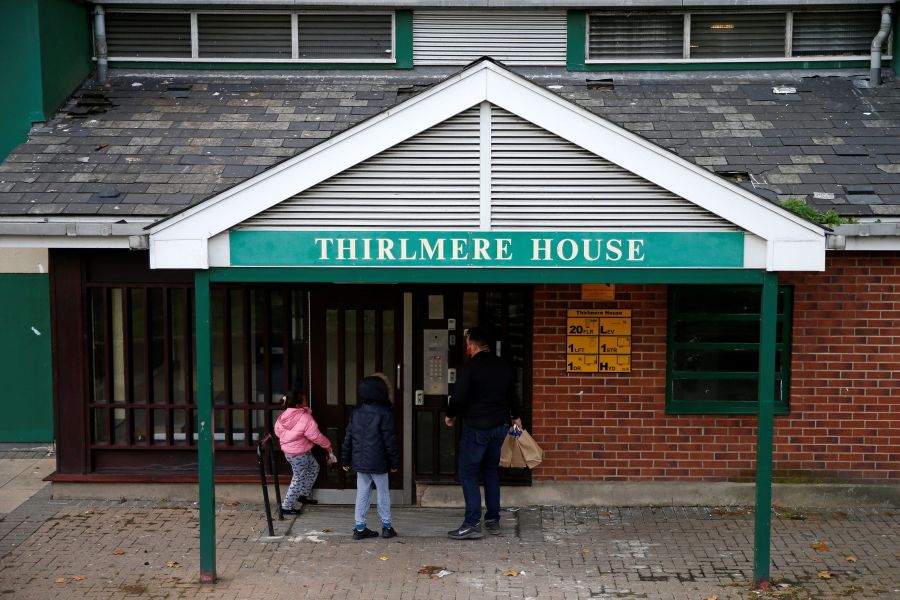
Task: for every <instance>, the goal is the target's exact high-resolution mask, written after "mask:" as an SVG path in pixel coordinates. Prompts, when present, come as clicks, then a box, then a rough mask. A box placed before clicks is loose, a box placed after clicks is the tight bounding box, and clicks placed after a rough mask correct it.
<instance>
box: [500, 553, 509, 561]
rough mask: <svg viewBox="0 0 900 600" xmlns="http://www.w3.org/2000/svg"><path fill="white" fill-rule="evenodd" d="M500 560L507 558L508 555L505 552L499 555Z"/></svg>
mask: <svg viewBox="0 0 900 600" xmlns="http://www.w3.org/2000/svg"><path fill="white" fill-rule="evenodd" d="M500 560H509V557H508V556H507V555H505V554H503V555H501V556H500Z"/></svg>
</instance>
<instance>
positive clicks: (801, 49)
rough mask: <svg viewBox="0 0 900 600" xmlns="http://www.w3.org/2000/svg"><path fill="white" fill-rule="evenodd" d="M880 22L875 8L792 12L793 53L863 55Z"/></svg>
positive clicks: (867, 50) (878, 13)
mask: <svg viewBox="0 0 900 600" xmlns="http://www.w3.org/2000/svg"><path fill="white" fill-rule="evenodd" d="M880 25H881V12H880V11H878V10H859V11H833V10H832V11H828V12H818V11H816V12H814V11H810V12H795V13H794V38H793V39H794V44H793V49H794V56H817V55H819V56H829V55H831V56H834V55H859V56H862V55H866V54H868V53H869V49H870V47H871V43H872V38H874V37H875V34H877V33H878V29H879V27H880ZM885 42H887V40H885Z"/></svg>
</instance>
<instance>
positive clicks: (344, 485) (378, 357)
mask: <svg viewBox="0 0 900 600" xmlns="http://www.w3.org/2000/svg"><path fill="white" fill-rule="evenodd" d="M402 306H403V305H402V293H401V291H400V290H399V289H397V287H396V286H385V287H374V286H365V287H362V286H342V285H336V286H329V287H328V288H323V289H318V290H316V291H314V292H313V293H312V294H311V301H310V318H311V335H310V337H311V340H310V341H311V344H310V348H311V350H310V371H311V376H310V386H311V387H310V400H311V405H312V410H313V415H315V417H316V421H317V422H318V424H319V428H320V429H321V430H322V432H323V433H325V435H326V436H328V439H330V440H331V443H332V445H333V447H334V449H335V454H337V455H338V456H340V447H341V443H342V442H343V440H344V433H345V429H346V426H347V421H348V420H349V418H350V413H351V412H352V411H353V409H354V408H355V407H356V405H357V402H358V398H357V393H356V389H357V386H358V385H359V382H360V380H361V379H362V378H363V377H366V376H368V375H371V374H373V373H376V372H379V373H383V374H384V375H385V376H386V378H387V379H388V381H389V382H390V383H389V385H388V388H389V390H390V391H391V393H392V396H393V404H394V417H395V421H396V425H397V435H398V438H399V439H400V440H402V439H403V402H402V399H401V398H400V396H399V394H398V390H399V386H400V385H401V384H402V382H401V381H399V380H398V376H399V375H400V374H401V363H402V360H403V326H402V325H403V309H402ZM402 450H403V444H402V442H401V452H402ZM321 462H322V464H323V465H324V461H321ZM390 484H391V489H392V490H400V489H402V487H403V473H402V472H397V473H393V474H391V477H390ZM316 488H317V490H318V492H317V493H318V495H319V497H320V498H322V499H324V500H325V501H326V502H339V503H353V501H354V498H355V495H356V474H355V473H354V472H352V471H351V472H350V473H345V472H344V471H343V470H342V469H340V468H339V467H338V466H334V467H332V468H330V469H326V468H323V469H322V472H321V474H320V476H319V480H318V482H317V483H316ZM392 495H394V494H392ZM407 501H408V500H407Z"/></svg>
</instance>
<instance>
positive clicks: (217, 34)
mask: <svg viewBox="0 0 900 600" xmlns="http://www.w3.org/2000/svg"><path fill="white" fill-rule="evenodd" d="M197 40H198V42H197V43H198V49H199V57H200V58H283V59H289V58H291V15H289V14H267V13H259V14H224V13H211V14H205V13H200V14H198V15H197Z"/></svg>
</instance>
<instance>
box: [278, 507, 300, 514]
mask: <svg viewBox="0 0 900 600" xmlns="http://www.w3.org/2000/svg"><path fill="white" fill-rule="evenodd" d="M302 512H303V511H302V510H301V509H297V508H282V509H281V514H283V515H299V514H300V513H302Z"/></svg>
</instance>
